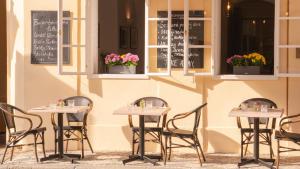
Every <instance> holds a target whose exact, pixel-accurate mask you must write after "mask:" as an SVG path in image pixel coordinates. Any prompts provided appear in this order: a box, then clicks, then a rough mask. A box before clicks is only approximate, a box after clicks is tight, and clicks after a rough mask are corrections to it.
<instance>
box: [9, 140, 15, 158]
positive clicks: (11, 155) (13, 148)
mask: <svg viewBox="0 0 300 169" xmlns="http://www.w3.org/2000/svg"><path fill="white" fill-rule="evenodd" d="M14 150H15V144H13V146H12V148H11V153H10V161H12V159H13V155H14Z"/></svg>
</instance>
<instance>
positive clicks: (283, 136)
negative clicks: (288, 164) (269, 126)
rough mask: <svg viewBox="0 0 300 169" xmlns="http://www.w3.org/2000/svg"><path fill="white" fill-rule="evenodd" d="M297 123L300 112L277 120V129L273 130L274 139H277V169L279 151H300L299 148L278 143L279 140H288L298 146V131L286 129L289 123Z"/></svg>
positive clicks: (277, 165) (299, 142) (299, 136)
mask: <svg viewBox="0 0 300 169" xmlns="http://www.w3.org/2000/svg"><path fill="white" fill-rule="evenodd" d="M297 123H300V114H297V115H293V116H287V117H284V118H282V119H281V120H280V122H279V131H275V139H277V159H276V168H277V169H279V163H280V153H283V152H291V151H300V148H297V149H296V148H292V147H286V146H282V145H280V141H289V142H293V143H295V144H297V145H299V146H300V133H295V132H290V131H288V130H286V129H287V128H289V126H290V125H293V124H297Z"/></svg>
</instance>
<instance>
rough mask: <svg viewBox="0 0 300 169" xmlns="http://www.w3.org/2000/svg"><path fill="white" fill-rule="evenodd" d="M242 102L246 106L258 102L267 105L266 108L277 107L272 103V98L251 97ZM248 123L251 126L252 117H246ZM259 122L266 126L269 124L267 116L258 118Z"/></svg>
mask: <svg viewBox="0 0 300 169" xmlns="http://www.w3.org/2000/svg"><path fill="white" fill-rule="evenodd" d="M243 103H246V104H247V105H248V107H252V106H254V105H255V104H258V105H267V106H268V108H277V105H276V103H274V102H273V101H272V100H269V99H266V98H252V99H248V100H245V101H244V102H243ZM248 123H249V125H250V126H251V125H252V124H253V123H254V118H248ZM259 123H260V124H265V125H266V127H267V126H268V124H269V118H260V119H259ZM273 123H275V121H274V120H273ZM274 125H275V124H274ZM272 126H273V124H272ZM274 127H275V126H274ZM272 128H273V127H272Z"/></svg>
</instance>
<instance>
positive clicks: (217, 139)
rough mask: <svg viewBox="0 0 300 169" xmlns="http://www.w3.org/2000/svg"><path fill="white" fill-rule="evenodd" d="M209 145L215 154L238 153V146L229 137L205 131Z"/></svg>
mask: <svg viewBox="0 0 300 169" xmlns="http://www.w3.org/2000/svg"><path fill="white" fill-rule="evenodd" d="M206 132H207V136H208V138H209V143H210V145H211V146H212V147H213V148H214V150H217V152H226V153H228V152H230V153H238V152H239V151H240V144H239V143H237V142H236V141H235V140H233V139H231V138H230V137H228V136H226V135H224V134H222V133H219V132H216V131H212V130H206Z"/></svg>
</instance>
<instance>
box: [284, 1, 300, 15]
mask: <svg viewBox="0 0 300 169" xmlns="http://www.w3.org/2000/svg"><path fill="white" fill-rule="evenodd" d="M299 6H300V1H299V0H280V16H291V17H294V16H300V10H299V8H298V7H299Z"/></svg>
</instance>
